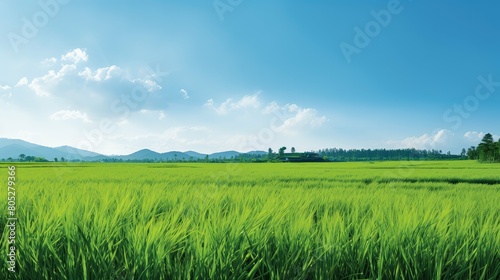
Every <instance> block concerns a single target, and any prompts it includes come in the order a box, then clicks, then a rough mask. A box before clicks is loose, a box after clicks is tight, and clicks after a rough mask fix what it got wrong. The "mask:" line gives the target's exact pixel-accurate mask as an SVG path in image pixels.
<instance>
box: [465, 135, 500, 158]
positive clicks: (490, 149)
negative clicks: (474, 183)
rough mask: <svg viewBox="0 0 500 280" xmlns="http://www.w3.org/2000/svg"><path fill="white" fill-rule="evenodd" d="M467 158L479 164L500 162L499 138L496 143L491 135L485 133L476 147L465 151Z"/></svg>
mask: <svg viewBox="0 0 500 280" xmlns="http://www.w3.org/2000/svg"><path fill="white" fill-rule="evenodd" d="M467 158H469V159H476V160H478V161H480V162H500V138H499V139H498V141H497V142H495V139H493V135H491V133H486V134H485V135H484V137H483V139H482V140H481V143H479V145H478V146H477V147H475V146H471V147H470V148H469V149H468V150H467Z"/></svg>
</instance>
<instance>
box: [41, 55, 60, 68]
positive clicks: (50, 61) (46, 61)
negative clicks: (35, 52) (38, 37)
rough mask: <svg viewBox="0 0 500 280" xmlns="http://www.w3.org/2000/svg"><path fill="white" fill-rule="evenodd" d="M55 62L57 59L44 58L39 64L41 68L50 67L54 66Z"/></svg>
mask: <svg viewBox="0 0 500 280" xmlns="http://www.w3.org/2000/svg"><path fill="white" fill-rule="evenodd" d="M56 62H57V58H55V57H51V58H46V59H44V60H42V62H40V63H41V64H42V65H43V66H46V67H50V66H52V65H54V64H56Z"/></svg>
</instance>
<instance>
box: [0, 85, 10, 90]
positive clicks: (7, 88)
mask: <svg viewBox="0 0 500 280" xmlns="http://www.w3.org/2000/svg"><path fill="white" fill-rule="evenodd" d="M9 89H10V86H2V85H0V90H9Z"/></svg>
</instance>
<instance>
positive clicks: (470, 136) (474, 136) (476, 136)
mask: <svg viewBox="0 0 500 280" xmlns="http://www.w3.org/2000/svg"><path fill="white" fill-rule="evenodd" d="M484 134H485V133H484V132H477V131H467V132H466V133H465V134H464V138H465V139H466V140H467V141H469V142H473V143H476V142H479V141H481V139H483V137H484Z"/></svg>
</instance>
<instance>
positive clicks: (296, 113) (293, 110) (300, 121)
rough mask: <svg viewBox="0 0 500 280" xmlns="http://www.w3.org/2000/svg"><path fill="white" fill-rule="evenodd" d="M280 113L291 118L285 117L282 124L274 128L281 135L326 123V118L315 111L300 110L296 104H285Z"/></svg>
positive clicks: (311, 109)
mask: <svg viewBox="0 0 500 280" xmlns="http://www.w3.org/2000/svg"><path fill="white" fill-rule="evenodd" d="M272 106H274V105H272ZM281 111H282V113H283V114H291V116H288V117H285V118H284V120H283V123H282V124H281V125H279V126H277V127H276V128H275V129H276V130H277V131H279V132H283V133H291V134H294V133H297V132H298V130H300V129H303V128H317V127H320V126H322V125H323V124H324V123H325V122H326V121H327V118H326V117H325V116H320V115H319V114H318V111H317V110H316V109H313V108H301V107H299V106H298V105H296V104H287V105H285V106H284V107H282V108H281Z"/></svg>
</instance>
